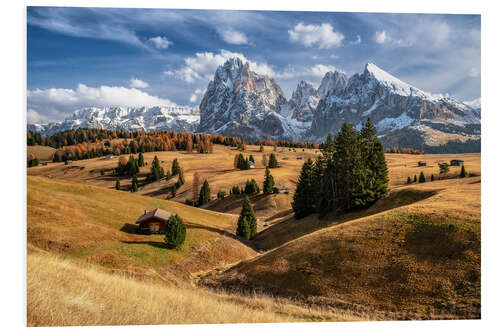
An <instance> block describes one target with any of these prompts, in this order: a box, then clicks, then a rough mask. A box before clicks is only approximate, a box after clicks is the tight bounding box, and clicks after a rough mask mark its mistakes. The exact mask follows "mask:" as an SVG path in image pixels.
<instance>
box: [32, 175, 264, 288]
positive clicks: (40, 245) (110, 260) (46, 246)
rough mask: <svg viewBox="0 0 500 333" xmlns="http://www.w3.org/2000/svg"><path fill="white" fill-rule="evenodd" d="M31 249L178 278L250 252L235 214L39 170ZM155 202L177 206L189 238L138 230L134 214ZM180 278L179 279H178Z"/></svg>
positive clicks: (136, 272)
mask: <svg viewBox="0 0 500 333" xmlns="http://www.w3.org/2000/svg"><path fill="white" fill-rule="evenodd" d="M27 189H28V191H27V192H28V197H27V221H28V225H27V243H28V249H30V250H38V251H46V252H50V253H57V254H60V255H63V256H64V257H69V258H78V259H81V260H84V261H88V262H92V263H97V264H99V265H102V266H105V267H108V268H110V269H112V270H117V271H123V272H128V273H130V274H132V275H139V276H144V277H148V278H154V279H156V278H157V277H158V273H160V275H161V276H162V279H163V280H165V279H167V280H171V282H174V283H178V282H180V280H186V279H187V278H189V276H190V274H191V273H193V272H197V271H200V270H207V269H210V268H212V267H214V266H218V265H223V264H229V263H233V262H237V261H239V260H242V259H247V258H250V257H252V256H253V255H254V254H255V252H254V251H253V250H252V249H251V248H249V247H248V246H246V245H245V244H243V243H242V242H240V241H239V240H237V239H236V238H235V237H234V236H233V233H234V230H235V228H236V226H235V225H236V219H235V217H234V216H232V215H227V214H223V213H217V212H210V211H206V210H203V209H198V208H194V207H188V206H186V205H183V204H179V203H176V202H171V201H164V200H159V199H154V198H150V197H143V196H138V195H134V194H131V193H127V192H123V191H115V190H109V189H103V188H99V187H94V186H89V185H83V184H77V183H72V182H67V181H60V180H57V181H56V180H52V179H47V178H40V177H31V176H29V177H28V182H27ZM156 207H160V208H163V209H166V210H169V211H172V212H174V213H178V214H179V215H180V216H181V217H182V218H183V220H184V222H185V224H186V227H187V236H186V241H185V243H184V244H183V245H182V247H181V248H180V249H179V250H178V251H177V250H170V249H166V248H165V246H164V239H163V238H164V236H162V235H139V234H136V228H135V225H134V222H135V220H136V219H137V217H138V216H139V215H141V214H142V213H143V211H144V210H150V209H153V208H156ZM179 278H181V279H179Z"/></svg>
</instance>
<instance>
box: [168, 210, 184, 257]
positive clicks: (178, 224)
mask: <svg viewBox="0 0 500 333" xmlns="http://www.w3.org/2000/svg"><path fill="white" fill-rule="evenodd" d="M185 239H186V226H185V225H184V222H183V221H182V219H181V217H180V216H179V215H177V214H175V215H172V216H170V218H169V219H168V220H167V222H166V223H165V243H166V244H167V247H168V248H171V249H175V248H178V247H179V246H181V245H182V244H183V243H184V240H185Z"/></svg>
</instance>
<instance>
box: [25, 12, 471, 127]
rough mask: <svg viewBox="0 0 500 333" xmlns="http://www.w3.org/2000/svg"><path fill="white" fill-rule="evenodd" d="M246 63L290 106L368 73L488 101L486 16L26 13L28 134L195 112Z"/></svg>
mask: <svg viewBox="0 0 500 333" xmlns="http://www.w3.org/2000/svg"><path fill="white" fill-rule="evenodd" d="M232 57H240V58H241V59H242V60H243V61H248V62H250V68H251V69H252V70H253V71H255V72H257V73H259V74H265V75H269V76H270V77H273V78H274V79H275V80H276V82H277V83H278V84H279V85H280V86H281V88H282V89H283V91H284V93H285V96H286V97H287V98H290V96H291V94H292V92H293V91H294V89H295V88H296V86H297V84H298V82H299V81H300V80H306V81H308V82H311V83H312V84H313V85H315V86H316V87H317V86H318V85H319V83H320V81H321V79H322V77H323V76H324V74H325V73H326V72H328V71H334V70H341V71H344V72H345V73H346V74H347V75H348V76H350V75H353V74H355V73H358V72H362V71H363V70H364V66H365V64H366V63H367V62H372V63H374V64H376V65H377V66H378V67H380V68H382V69H383V70H385V71H387V72H389V73H390V74H392V75H394V76H396V77H398V78H399V79H401V80H403V81H405V82H407V83H409V84H411V85H414V86H416V87H418V88H420V89H422V90H424V91H427V92H430V93H435V94H438V93H442V94H447V95H450V96H452V97H455V98H457V99H459V100H462V101H471V100H475V99H477V98H480V96H481V17H480V16H479V15H441V14H391V13H339V12H292V11H287V12H285V11H282V12H277V11H242V10H238V11H229V10H178V9H176V10H170V9H133V8H82V7H71V8H70V7H28V8H27V89H28V91H27V119H28V123H47V122H51V121H60V120H63V119H64V118H66V117H68V116H70V115H71V113H72V112H73V111H74V110H76V109H78V108H81V107H86V106H154V105H186V106H198V105H199V103H200V101H201V99H202V98H203V94H204V92H205V89H206V87H207V85H208V83H209V82H210V80H211V79H212V78H213V75H214V73H215V70H216V69H217V67H218V66H220V65H222V64H223V63H224V62H225V61H226V60H227V59H229V58H232Z"/></svg>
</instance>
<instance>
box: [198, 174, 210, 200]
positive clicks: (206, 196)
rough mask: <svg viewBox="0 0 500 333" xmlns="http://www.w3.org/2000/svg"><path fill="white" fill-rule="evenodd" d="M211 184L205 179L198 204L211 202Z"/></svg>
mask: <svg viewBox="0 0 500 333" xmlns="http://www.w3.org/2000/svg"><path fill="white" fill-rule="evenodd" d="M210 200H211V198H210V185H209V184H208V181H207V180H205V181H204V182H203V185H202V186H201V190H200V195H199V197H198V206H202V205H204V204H206V203H207V202H210Z"/></svg>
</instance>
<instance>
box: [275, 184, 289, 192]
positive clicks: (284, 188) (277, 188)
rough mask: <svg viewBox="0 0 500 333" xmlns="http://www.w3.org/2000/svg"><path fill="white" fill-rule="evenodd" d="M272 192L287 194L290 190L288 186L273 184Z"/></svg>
mask: <svg viewBox="0 0 500 333" xmlns="http://www.w3.org/2000/svg"><path fill="white" fill-rule="evenodd" d="M273 192H274V193H275V194H278V193H286V194H288V192H290V188H289V187H288V186H283V185H279V186H275V187H274V188H273Z"/></svg>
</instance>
